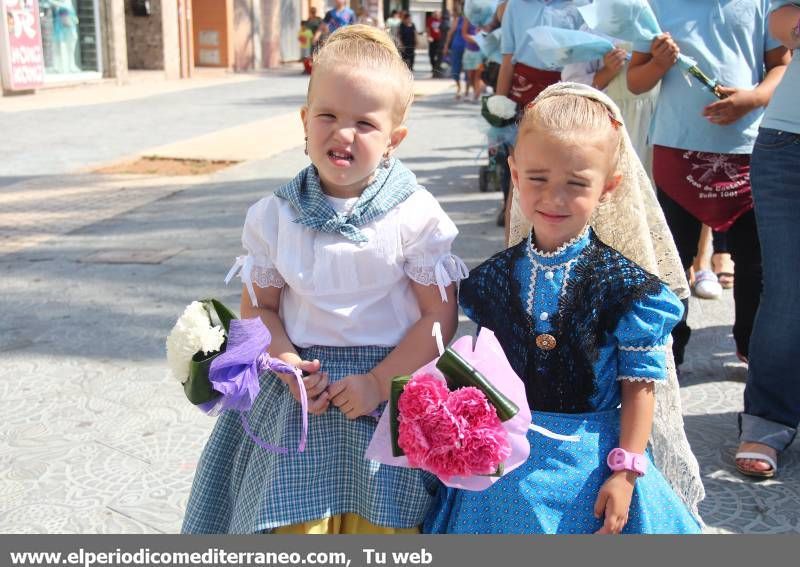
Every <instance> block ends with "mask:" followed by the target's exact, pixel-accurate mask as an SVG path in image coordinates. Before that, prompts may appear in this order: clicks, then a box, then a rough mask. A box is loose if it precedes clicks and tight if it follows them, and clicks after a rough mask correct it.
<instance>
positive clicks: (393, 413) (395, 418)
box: [389, 376, 411, 457]
mask: <svg viewBox="0 0 800 567" xmlns="http://www.w3.org/2000/svg"><path fill="white" fill-rule="evenodd" d="M409 380H411V376H395V377H394V378H392V389H391V394H390V396H389V418H390V421H389V423H390V427H391V433H392V455H394V456H395V457H402V456H403V455H405V453H404V452H403V450H402V449H401V448H400V445H398V443H397V438H398V436H399V434H400V420H399V416H400V410H399V409H398V407H397V401H398V400H399V399H400V394H402V393H403V388H405V387H406V384H408V382H409Z"/></svg>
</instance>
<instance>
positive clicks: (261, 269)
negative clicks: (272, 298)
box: [252, 266, 286, 288]
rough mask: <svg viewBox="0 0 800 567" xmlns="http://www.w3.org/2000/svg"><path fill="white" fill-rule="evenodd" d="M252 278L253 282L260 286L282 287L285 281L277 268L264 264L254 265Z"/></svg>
mask: <svg viewBox="0 0 800 567" xmlns="http://www.w3.org/2000/svg"><path fill="white" fill-rule="evenodd" d="M252 278H253V283H254V284H256V285H257V286H258V287H260V288H265V287H283V286H285V285H286V281H285V280H284V279H283V276H281V273H280V272H279V271H278V270H277V269H275V268H268V267H266V266H255V267H254V268H253V275H252Z"/></svg>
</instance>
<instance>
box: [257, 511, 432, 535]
mask: <svg viewBox="0 0 800 567" xmlns="http://www.w3.org/2000/svg"><path fill="white" fill-rule="evenodd" d="M272 533H275V534H385V535H391V534H418V533H419V528H385V527H383V526H376V525H375V524H373V523H371V522H368V521H367V520H365V519H364V518H362V517H361V516H359V515H358V514H350V513H348V514H339V515H337V516H331V517H329V518H322V519H321V520H312V521H310V522H303V523H302V524H290V525H288V526H281V527H279V528H275V530H274V531H273V532H272Z"/></svg>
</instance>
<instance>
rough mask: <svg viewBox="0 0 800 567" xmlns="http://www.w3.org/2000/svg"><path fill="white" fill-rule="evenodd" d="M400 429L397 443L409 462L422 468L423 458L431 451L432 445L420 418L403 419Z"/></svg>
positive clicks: (415, 466)
mask: <svg viewBox="0 0 800 567" xmlns="http://www.w3.org/2000/svg"><path fill="white" fill-rule="evenodd" d="M398 429H399V431H398V434H397V444H398V445H399V446H400V448H401V449H403V452H404V453H405V454H406V457H407V458H408V464H410V465H411V466H412V467H414V468H421V467H422V465H423V462H422V460H423V459H424V456H425V455H427V454H428V451H430V448H431V446H430V443H429V442H428V439H427V438H426V437H425V432H424V431H423V430H422V427H421V422H420V420H414V419H406V420H403V421H401V422H400V427H399V428H398Z"/></svg>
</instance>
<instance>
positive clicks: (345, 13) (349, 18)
mask: <svg viewBox="0 0 800 567" xmlns="http://www.w3.org/2000/svg"><path fill="white" fill-rule="evenodd" d="M323 21H324V22H325V23H326V24H328V29H330V30H331V33H333V32H335V31H336V30H338V29H339V28H340V27H342V26H349V25H350V24H354V23H356V13H355V12H353V10H351V9H350V8H342V9H341V10H336V9H335V8H334V9H333V10H328V12H327V13H326V14H325V18H324V20H323Z"/></svg>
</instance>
